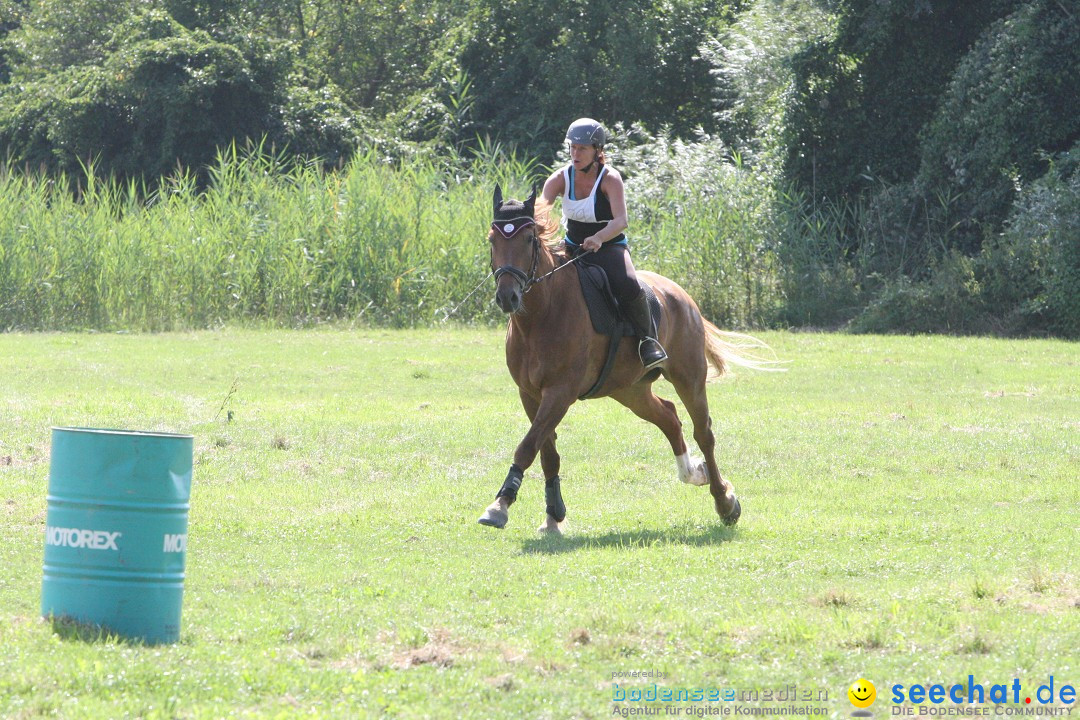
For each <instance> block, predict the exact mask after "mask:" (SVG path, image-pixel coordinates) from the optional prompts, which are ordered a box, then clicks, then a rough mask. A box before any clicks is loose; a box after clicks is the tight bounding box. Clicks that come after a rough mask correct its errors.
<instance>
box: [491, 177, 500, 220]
mask: <svg viewBox="0 0 1080 720" xmlns="http://www.w3.org/2000/svg"><path fill="white" fill-rule="evenodd" d="M500 205H502V185H500V184H499V183H495V198H494V201H493V205H492V213H493V214H494V213H497V212H499V206H500Z"/></svg>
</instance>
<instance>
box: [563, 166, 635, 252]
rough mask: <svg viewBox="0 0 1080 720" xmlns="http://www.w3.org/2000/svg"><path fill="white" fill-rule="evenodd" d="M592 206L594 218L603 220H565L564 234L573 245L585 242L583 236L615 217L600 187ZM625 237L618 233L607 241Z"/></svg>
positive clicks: (595, 231)
mask: <svg viewBox="0 0 1080 720" xmlns="http://www.w3.org/2000/svg"><path fill="white" fill-rule="evenodd" d="M571 172H572V171H571ZM597 182H599V180H597ZM575 194H576V193H575ZM593 208H594V210H593V212H595V213H596V214H595V217H596V219H597V220H603V221H605V222H594V223H588V222H581V221H579V220H567V221H566V236H567V237H569V238H570V240H571V242H573V243H574V244H575V245H580V244H581V243H583V242H585V238H587V237H590V236H592V235H595V234H596V233H598V232H600V231H601V230H603V229H604V228H605V227H607V222H606V221H608V220H614V219H615V214H614V213H613V212H612V211H611V201H610V200H608V198H607V195H605V194H604V192H603V191H602V190H601V189H600V188H596V196H595V200H594V202H593ZM625 239H626V235H625V234H623V233H619V234H618V235H616V236H615V237H613V238H611V239H610V240H608V241H607V242H609V243H616V242H619V241H620V240H625ZM605 244H607V243H605Z"/></svg>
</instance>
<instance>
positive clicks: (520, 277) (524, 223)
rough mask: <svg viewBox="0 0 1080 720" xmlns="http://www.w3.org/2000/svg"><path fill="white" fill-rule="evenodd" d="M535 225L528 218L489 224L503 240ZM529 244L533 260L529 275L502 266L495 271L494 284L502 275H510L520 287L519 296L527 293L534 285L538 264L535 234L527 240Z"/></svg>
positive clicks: (537, 241)
mask: <svg viewBox="0 0 1080 720" xmlns="http://www.w3.org/2000/svg"><path fill="white" fill-rule="evenodd" d="M533 224H535V221H534V220H533V219H532V218H530V217H522V218H514V219H513V220H511V221H509V222H507V221H500V222H493V223H491V227H492V228H494V229H495V231H496V232H498V233H499V234H500V235H502V236H503V237H504V238H505V239H507V240H509V239H510V238H512V237H513V236H514V233H516V232H519V231H521V230H522V229H523V228H526V227H528V226H529V225H533ZM529 242H530V243H531V244H532V250H533V259H532V268H530V269H529V274H528V275H526V274H525V273H524V272H523V271H521V270H519V269H518V268H516V267H514V266H513V265H503V266H502V267H499V268H496V269H495V282H496V283H498V282H499V278H501V277H502V276H503V275H510V276H511V277H513V278H514V279H515V280H517V281H518V283H519V284H520V285H521V294H522V295H524V294H525V293H527V292H529V288H531V287H532V286H533V285H535V284H536V281H537V279H536V266H537V264H538V263H539V262H540V241H539V240H537V239H536V233H535V232H534V233H533V234H532V236H531V237H530V238H529Z"/></svg>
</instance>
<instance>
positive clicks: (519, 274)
mask: <svg viewBox="0 0 1080 720" xmlns="http://www.w3.org/2000/svg"><path fill="white" fill-rule="evenodd" d="M532 245H533V261H532V268H530V269H529V274H528V275H526V274H525V273H524V272H523V271H522V270H519V269H518V268H516V267H514V266H513V265H503V266H502V267H499V268H496V269H495V270H492V271H491V272H489V273H488V274H487V275H485V276H484V279H483V280H481V281H480V283H479V284H478V285H477V286H476V287H474V288H473V289H472V290H471V291H470V292H469V294H468V295H466V296H465V297H464V298H463V299H462V300H461V302H459V303H458V304H457V305H455V306H454V309H453V310H451V311H450V312H448V313H446V315H444V316H443V319H442V320H440V321H439V322H440V323H444V322H446V321H447V320H449V319H450V316H451V315H453V314H454V313H456V312H457V311H458V310H459V309H461V306H462V305H464V304H465V302H466V301H467V300H468V299H469V298H471V297H472V296H473V295H475V294H476V291H477V290H479V289H480V288H481V287H483V286H484V283H486V282H487V281H488V278H490V277H491V276H492V275H494V276H495V282H499V278H501V277H502V276H503V275H511V276H512V277H513V278H514V279H515V280H517V281H518V282H519V283H521V294H522V295H524V294H525V293H527V292H529V291H530V290H532V288H533V286H534V285H536V284H538V283H540V282H543V281H544V280H546V279H547V278H549V277H551V276H552V275H554V274H555V273H557V272H559V271H560V270H562V269H563V268H565V267H569V266H570V265H573V264H574V263H576V262H577V261H578V260H580V259H581V258H582V256H584V255H585V253H584V252H582V253H580V254H578V255H577V256H576V257H574V258H572V259H570V260H569V261H567V262H564V263H563V264H562V265H559V266H557V267H555V268H554V269H552V270H549V271H548V272H546V273H544V274H543V275H540V276H539V277H537V275H536V266H537V265H538V264H539V263H540V240H539V238H537V237H536V233H533V236H532Z"/></svg>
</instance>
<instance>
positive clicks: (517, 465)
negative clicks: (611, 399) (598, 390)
mask: <svg viewBox="0 0 1080 720" xmlns="http://www.w3.org/2000/svg"><path fill="white" fill-rule="evenodd" d="M521 398H522V404H523V405H525V412H526V413H527V414H528V415H529V417H530V419H531V420H532V426H531V427H530V428H529V432H527V433H525V437H524V438H522V440H521V443H519V444H518V446H517V450H515V451H514V464H513V465H511V466H510V471H509V472H508V473H507V474H506V480H504V481H503V484H502V487H501V488H500V489H499V492H498V493H497V494H496V496H495V502H493V503H491V505H489V506H488V508H487V510H485V511H484V514H483V515H481V516H480V520H479V522H480V524H481V525H490V526H491V527H497V528H501V527H504V526H505V525H506V522H507V520H509V517H510V513H509V510H510V506H511V505H513V504H514V501H515V500H517V493H518V489H519V488H520V487H521V481H522V478H523V477H524V476H525V471H526V470H528V469H529V466H530V465H532V464H533V461H534V460H536V455H537V453H539V452H540V451H541V448H545V453H544V457H542V458H541V464H542V465H543V466H544V474H545V476H548V475H549V473H550V477H553V478H554V480H555V483H554V488H555V490H556V492H555V495H556V496H557V497H558V503H557V504H558V505H560V506H561V505H562V496H561V494H560V493H559V492H558V472H559V456H558V453H556V452H555V446H554V441H553V438H554V435H555V428H556V427H558V425H559V423H560V422H561V421H562V419H563V416H565V415H566V411H567V410H568V409H569V408H570V405H572V404H573V402H574V400H575V399H576V395H575V393H574V390H573V388H570V387H560V388H548V389H546V390H544V391H543V392H542V394H541V396H540V402H539V403H538V404H537V403H536V401H535V399H533V398H531V397H530V396H528V395H526V394H525V393H521ZM530 410H532V411H531V412H530ZM548 445H550V454H549V453H548V451H547V450H546V448H547V446H548ZM550 477H549V479H550ZM549 485H550V484H549ZM548 495H549V500H551V499H552V498H551V493H550V492H549V493H548ZM549 506H550V503H549ZM556 512H559V509H558V508H557V507H556ZM562 512H565V509H562ZM549 514H551V511H550V509H549Z"/></svg>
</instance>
